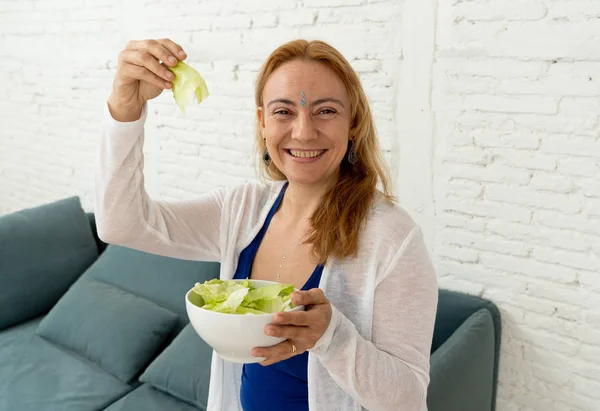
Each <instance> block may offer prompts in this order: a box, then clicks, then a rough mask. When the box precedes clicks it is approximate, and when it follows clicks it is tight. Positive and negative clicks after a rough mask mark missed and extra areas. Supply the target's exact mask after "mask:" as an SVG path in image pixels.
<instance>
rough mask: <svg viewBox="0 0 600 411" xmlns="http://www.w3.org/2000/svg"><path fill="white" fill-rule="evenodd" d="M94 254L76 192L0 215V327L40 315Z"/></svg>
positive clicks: (66, 287)
mask: <svg viewBox="0 0 600 411" xmlns="http://www.w3.org/2000/svg"><path fill="white" fill-rule="evenodd" d="M97 257H98V251H97V249H96V247H95V244H94V238H93V236H92V233H91V232H90V229H89V226H88V224H87V220H86V216H85V212H84V211H83V209H82V208H81V203H80V200H79V198H78V197H68V198H64V199H62V200H58V201H54V202H52V203H48V204H44V205H41V206H37V207H32V208H27V209H23V210H20V211H16V212H14V213H10V214H7V215H3V216H1V217H0V330H2V329H4V328H8V327H11V326H14V325H17V324H20V323H22V322H24V321H27V320H30V319H32V318H35V317H38V316H40V315H44V314H46V313H47V312H48V310H50V309H51V308H52V306H54V304H55V303H56V302H57V301H58V300H59V298H60V297H61V296H62V295H63V294H64V292H65V291H66V290H67V289H68V288H69V287H70V286H71V284H73V282H74V281H75V280H77V278H78V277H79V276H80V275H81V273H83V272H84V271H85V270H86V269H87V268H88V267H89V266H90V265H91V264H92V263H93V262H94V261H95V260H96V258H97Z"/></svg>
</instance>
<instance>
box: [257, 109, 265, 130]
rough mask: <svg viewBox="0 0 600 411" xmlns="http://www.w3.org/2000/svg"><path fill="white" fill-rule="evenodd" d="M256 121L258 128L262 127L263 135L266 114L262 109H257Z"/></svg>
mask: <svg viewBox="0 0 600 411" xmlns="http://www.w3.org/2000/svg"><path fill="white" fill-rule="evenodd" d="M256 120H257V121H258V127H260V131H261V134H263V132H264V129H265V112H264V110H263V108H262V107H258V108H257V109H256ZM263 138H264V135H263Z"/></svg>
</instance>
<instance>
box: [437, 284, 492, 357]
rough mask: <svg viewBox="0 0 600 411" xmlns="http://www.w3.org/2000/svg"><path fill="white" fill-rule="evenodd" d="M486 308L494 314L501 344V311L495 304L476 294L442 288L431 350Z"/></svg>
mask: <svg viewBox="0 0 600 411" xmlns="http://www.w3.org/2000/svg"><path fill="white" fill-rule="evenodd" d="M481 308H485V309H487V310H489V311H490V313H491V314H492V319H493V320H494V328H495V334H496V338H497V341H496V346H499V345H500V341H499V338H500V312H499V311H498V308H497V307H496V305H495V304H493V303H492V302H491V301H488V300H485V299H483V298H480V297H476V296H474V295H469V294H463V293H459V292H456V291H450V290H440V291H439V299H438V308H437V314H436V319H435V329H434V333H433V343H432V346H431V352H432V353H433V352H434V351H435V350H437V349H438V348H439V347H440V346H441V345H442V344H443V343H444V342H445V341H446V340H447V339H448V338H449V337H450V336H451V335H452V333H454V331H456V329H458V327H460V325H461V324H462V323H463V322H465V321H466V319H467V318H469V317H470V316H471V315H472V314H474V313H475V312H477V311H479V310H480V309H481Z"/></svg>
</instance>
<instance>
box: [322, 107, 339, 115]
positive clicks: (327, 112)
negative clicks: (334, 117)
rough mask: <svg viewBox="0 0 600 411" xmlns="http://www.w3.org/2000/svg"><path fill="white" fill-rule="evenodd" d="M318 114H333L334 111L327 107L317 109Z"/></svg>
mask: <svg viewBox="0 0 600 411" xmlns="http://www.w3.org/2000/svg"><path fill="white" fill-rule="evenodd" d="M319 114H335V111H333V110H331V109H329V108H324V109H323V110H321V111H319Z"/></svg>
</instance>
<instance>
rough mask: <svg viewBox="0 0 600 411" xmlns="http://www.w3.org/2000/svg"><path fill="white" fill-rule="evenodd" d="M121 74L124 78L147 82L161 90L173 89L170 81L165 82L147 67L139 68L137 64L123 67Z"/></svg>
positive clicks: (127, 64) (128, 64)
mask: <svg viewBox="0 0 600 411" xmlns="http://www.w3.org/2000/svg"><path fill="white" fill-rule="evenodd" d="M120 72H121V75H122V76H124V77H127V78H131V79H135V80H143V81H147V82H148V83H150V84H153V85H155V86H156V87H160V88H161V89H165V88H171V87H172V84H171V83H170V82H169V81H165V79H164V78H163V77H159V76H157V75H156V74H154V73H153V72H152V71H150V70H148V69H147V68H146V67H142V66H138V65H136V64H132V63H126V64H124V65H123V66H122V67H121V70H120Z"/></svg>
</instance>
